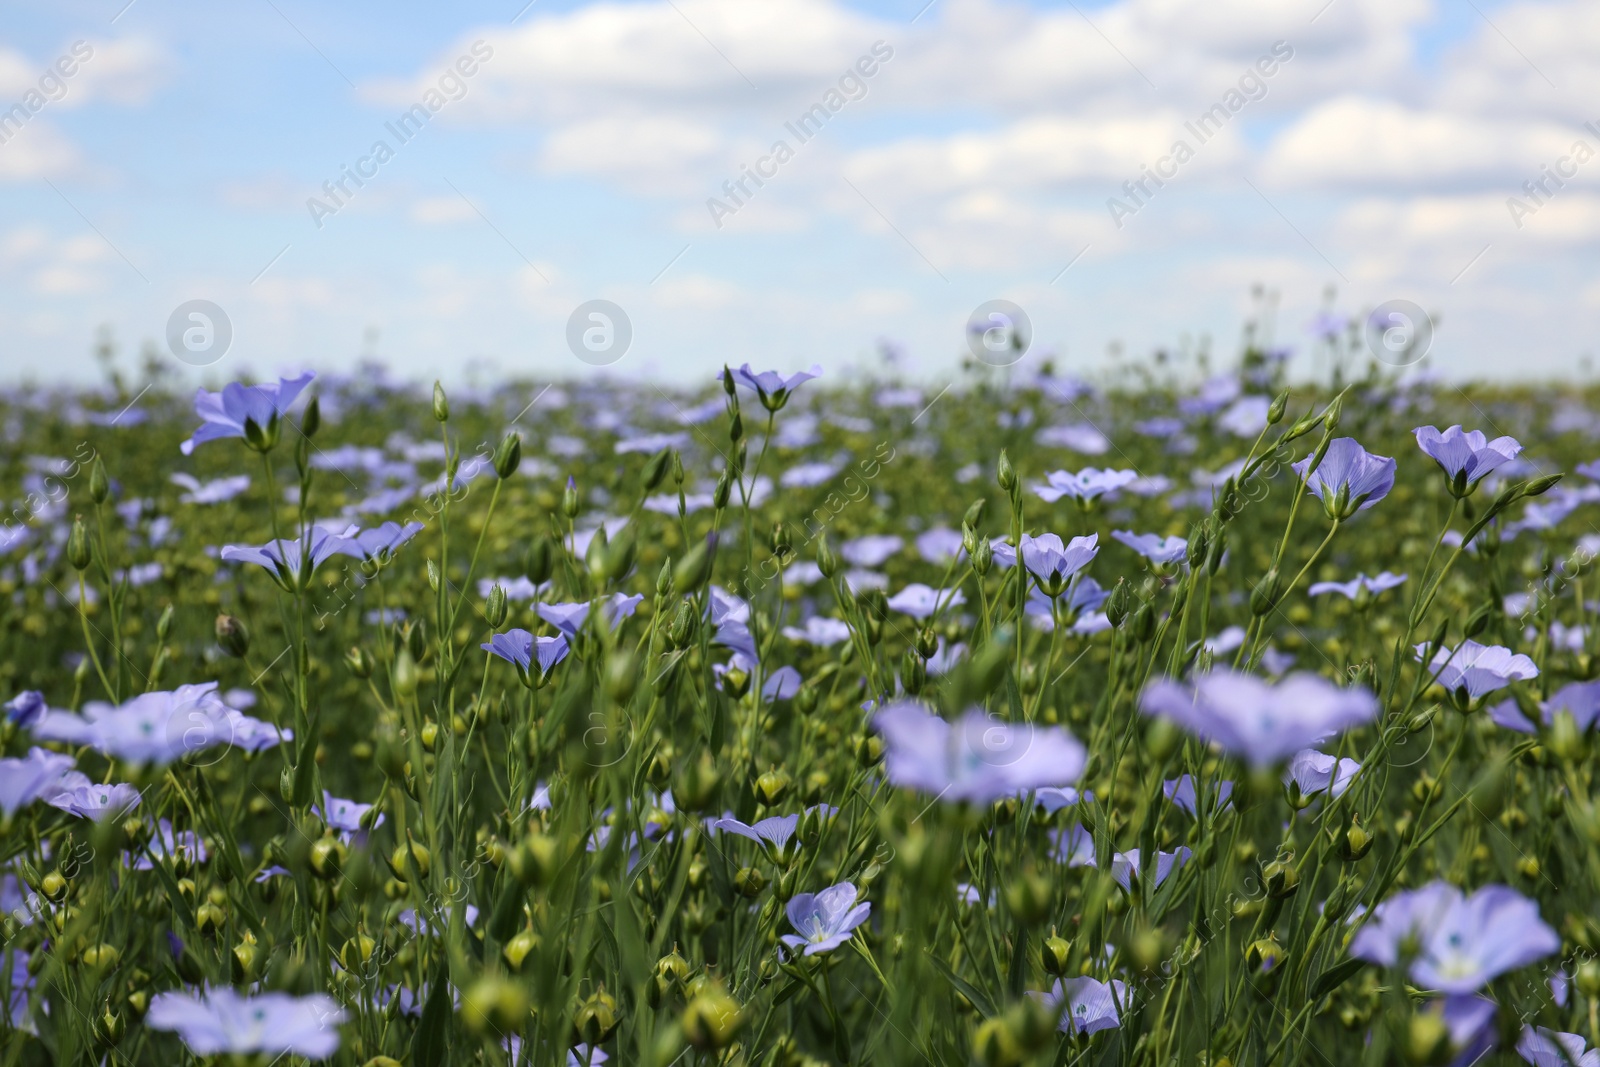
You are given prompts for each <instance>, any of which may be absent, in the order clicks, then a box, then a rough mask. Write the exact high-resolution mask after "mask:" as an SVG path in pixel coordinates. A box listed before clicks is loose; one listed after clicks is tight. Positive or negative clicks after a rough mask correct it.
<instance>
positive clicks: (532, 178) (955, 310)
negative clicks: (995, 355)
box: [0, 0, 1600, 380]
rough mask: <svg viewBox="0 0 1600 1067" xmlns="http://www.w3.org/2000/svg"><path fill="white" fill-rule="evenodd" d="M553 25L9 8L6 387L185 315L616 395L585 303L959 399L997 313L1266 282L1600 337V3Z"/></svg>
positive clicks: (666, 368)
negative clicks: (586, 321) (974, 323)
mask: <svg viewBox="0 0 1600 1067" xmlns="http://www.w3.org/2000/svg"><path fill="white" fill-rule="evenodd" d="M525 2H526V0H505V2H504V3H498V2H497V3H486V2H477V0H464V2H460V3H456V4H451V5H431V4H430V5H422V4H414V3H401V4H395V3H385V4H379V3H373V2H364V0H361V2H350V3H345V4H340V5H324V4H312V3H309V2H307V0H229V2H227V3H224V4H200V3H195V2H186V0H133V2H132V3H128V0H106V2H100V0H95V2H92V3H91V2H80V0H64V2H62V3H57V4H54V5H49V7H48V9H46V8H45V7H43V6H39V7H36V8H34V9H32V10H27V11H21V12H16V11H14V12H13V13H12V14H11V16H10V17H9V19H8V31H9V32H8V33H7V35H6V38H5V42H4V43H3V44H0V138H4V140H3V143H0V186H3V188H0V197H3V198H0V205H3V206H0V313H3V314H4V317H5V321H6V323H7V326H8V328H7V329H6V330H4V332H3V333H0V376H3V377H4V378H5V379H6V380H17V379H20V378H33V379H41V378H44V379H48V378H54V377H61V376H68V377H70V376H77V377H84V376H87V375H89V374H91V373H92V371H93V366H94V364H93V360H92V357H91V355H90V352H91V349H92V346H93V344H94V339H95V336H96V332H97V330H98V329H99V328H101V327H102V326H104V327H108V328H109V330H110V332H111V334H112V336H113V337H114V338H115V340H116V342H117V344H118V345H119V346H120V347H121V349H122V350H123V352H124V358H125V359H127V360H128V361H129V362H130V363H131V360H132V355H131V353H132V352H134V351H136V350H137V349H138V348H139V347H140V346H141V345H144V344H146V343H149V344H153V345H156V346H158V347H160V348H162V349H163V350H164V349H165V347H166V344H167V342H166V334H167V330H168V322H169V319H170V318H171V317H172V313H173V311H174V309H176V308H178V307H179V306H180V305H182V304H184V303H185V302H187V301H191V300H209V301H212V302H213V303H215V304H216V305H217V306H219V307H220V308H222V309H223V311H224V312H225V314H226V315H227V318H228V321H229V324H230V326H231V332H232V341H231V347H230V349H229V351H228V353H227V355H226V356H225V357H224V358H223V360H222V361H221V362H219V363H217V364H215V365H213V366H210V367H207V368H205V369H204V370H203V371H195V370H190V369H189V368H183V369H184V372H185V373H187V374H190V375H191V376H195V377H196V378H197V380H198V378H199V377H201V376H206V375H209V376H210V377H212V378H215V377H216V376H218V375H233V374H239V373H244V372H246V371H248V370H255V371H266V370H271V369H275V368H277V367H279V366H283V365H287V364H299V363H309V364H313V365H320V366H330V367H337V366H350V365H353V364H354V363H355V361H356V360H357V359H359V358H360V357H361V356H362V355H363V354H366V355H375V356H377V357H379V358H381V359H382V360H384V361H385V362H387V363H388V364H390V365H391V366H393V367H394V368H395V369H396V370H398V371H399V372H401V373H402V374H406V375H415V376H419V377H420V376H433V375H435V374H439V373H443V374H445V375H446V376H447V377H460V376H464V375H468V374H470V373H474V368H476V369H477V371H476V372H477V373H507V372H515V373H519V374H523V375H527V376H530V377H540V376H552V375H567V374H574V373H590V371H589V370H588V368H586V367H585V366H584V365H583V364H581V363H579V362H577V361H576V360H575V358H574V356H573V355H572V353H571V352H570V351H569V346H568V341H567V336H568V326H569V321H570V320H571V319H572V316H573V313H574V310H575V309H577V308H578V307H579V306H580V305H582V304H584V303H585V302H586V301H590V300H593V299H605V300H609V301H611V302H612V303H614V304H615V305H617V306H618V307H620V308H622V309H623V311H624V313H625V314H626V316H627V319H628V323H629V326H630V327H631V333H632V341H631V345H630V347H629V350H628V351H627V353H626V354H625V355H624V356H623V357H622V359H621V361H620V362H618V363H616V364H614V365H613V366H612V368H611V373H619V372H620V373H628V374H648V375H655V376H658V377H661V378H663V379H677V380H683V379H688V378H693V377H697V376H700V375H703V374H705V373H707V372H708V371H709V370H710V369H711V368H714V367H718V366H720V365H721V364H722V363H723V362H724V361H732V362H735V363H737V362H743V361H745V360H751V361H753V362H755V363H757V364H762V365H770V366H780V367H790V366H796V367H798V366H805V365H809V364H810V363H812V362H814V361H815V362H821V363H823V364H824V365H825V366H827V367H830V368H835V369H838V370H842V369H844V368H845V367H847V366H857V367H863V368H865V367H873V366H876V365H877V361H878V359H879V356H878V352H879V351H880V349H881V348H882V347H883V346H884V345H886V344H887V345H890V346H893V347H894V348H895V349H896V350H897V351H899V352H901V353H902V354H903V355H902V358H901V364H900V365H901V367H902V368H903V369H904V371H905V372H906V373H908V374H911V375H921V374H933V373H936V372H938V371H940V370H943V369H946V368H948V367H950V366H951V365H952V364H953V363H954V362H955V361H956V359H957V356H958V353H960V352H961V351H962V350H963V344H964V340H963V333H964V330H963V327H964V324H965V323H966V321H967V319H968V317H969V315H970V314H971V313H972V312H973V310H974V308H976V307H977V306H978V305H979V304H981V303H983V302H984V301H988V300H991V299H996V298H1003V299H1007V300H1010V301H1012V302H1014V303H1015V304H1017V305H1019V306H1020V307H1022V308H1023V309H1024V310H1025V311H1026V312H1027V314H1028V315H1029V317H1030V319H1031V321H1032V324H1033V333H1034V345H1035V348H1034V352H1035V355H1037V354H1038V353H1039V352H1041V351H1044V350H1053V351H1054V352H1055V353H1056V354H1057V358H1058V361H1059V362H1060V363H1062V364H1065V365H1068V366H1082V367H1095V366H1100V365H1103V363H1104V361H1105V360H1106V359H1107V358H1108V356H1107V353H1108V350H1109V349H1110V348H1111V347H1112V346H1114V345H1120V346H1122V349H1123V351H1125V352H1127V353H1130V354H1134V355H1138V354H1143V353H1148V352H1150V351H1152V350H1153V349H1155V348H1158V347H1165V348H1169V349H1179V348H1182V347H1183V346H1185V345H1187V346H1189V347H1190V348H1193V347H1194V346H1195V345H1198V344H1199V343H1200V340H1199V339H1200V338H1202V337H1205V336H1210V337H1211V338H1213V339H1214V342H1213V343H1214V345H1215V347H1216V348H1217V349H1219V350H1225V351H1228V352H1231V351H1232V350H1233V349H1234V347H1235V346H1236V344H1237V341H1238V337H1239V328H1240V323H1241V321H1242V320H1243V318H1244V316H1245V315H1246V314H1247V312H1248V310H1249V308H1250V306H1251V300H1252V298H1251V291H1252V287H1253V286H1255V285H1257V284H1262V285H1265V286H1266V287H1267V288H1268V289H1269V290H1272V291H1276V292H1277V293H1278V294H1280V295H1281V303H1280V307H1279V311H1278V314H1277V316H1276V328H1275V336H1274V340H1275V341H1277V342H1279V343H1283V344H1291V345H1296V346H1297V347H1299V348H1300V349H1302V351H1303V350H1304V349H1305V348H1306V346H1307V340H1308V336H1307V324H1308V323H1309V322H1310V321H1311V320H1312V318H1313V317H1314V316H1315V315H1316V314H1317V313H1318V311H1319V310H1321V309H1322V308H1323V306H1324V301H1325V300H1327V299H1328V294H1329V293H1330V291H1331V292H1332V294H1333V295H1332V300H1333V306H1335V307H1336V308H1337V309H1338V310H1340V311H1341V312H1344V313H1348V314H1364V313H1365V312H1366V311H1367V310H1368V309H1370V308H1372V307H1374V306H1376V305H1379V304H1380V303H1382V302H1384V301H1391V300H1409V301H1412V302H1414V303H1415V304H1417V305H1419V306H1421V307H1423V308H1425V309H1427V311H1428V312H1429V313H1431V314H1432V315H1433V316H1434V318H1436V319H1437V331H1436V337H1435V340H1434V342H1433V351H1432V353H1431V356H1430V360H1431V362H1432V364H1433V365H1434V366H1435V367H1436V368H1438V369H1439V370H1441V371H1444V372H1445V373H1448V374H1453V375H1457V376H1463V377H1464V376H1470V375H1491V376H1507V375H1545V376H1550V375H1560V374H1575V373H1577V372H1578V370H1579V368H1580V367H1581V366H1583V365H1584V361H1585V358H1586V355H1587V353H1588V352H1589V351H1590V350H1591V348H1592V347H1593V345H1594V341H1595V331H1596V327H1597V326H1600V255H1597V254H1596V252H1597V243H1596V242H1597V239H1600V181H1597V177H1600V132H1596V131H1600V5H1596V4H1594V3H1593V2H1592V0H1590V2H1585V0H1555V2H1548V3H1527V2H1521V0H1509V2H1505V0H1438V2H1433V0H1115V2H1109V3H1108V2H1103V0H1077V2H1073V0H1063V2H1057V0H1034V2H1033V3H1024V2H1003V0H932V2H928V0H862V2H855V3H847V2H839V0H634V2H604V3H583V2H575V0H534V2H533V3H531V4H528V5H527V6H525V7H524V6H523V5H524V3H525ZM519 9H520V10H519ZM68 71H70V72H71V73H70V74H68V73H65V72H68ZM6 109H9V110H6ZM405 116H409V119H406V118H404V117H405ZM806 116H809V118H804V119H803V117H806ZM1586 122H1595V123H1596V129H1595V130H1590V129H1587V128H1585V123H1586ZM1580 143H1581V144H1580ZM751 175H755V177H752V176H751ZM1151 175H1154V177H1151ZM1557 175H1558V176H1559V177H1554V176H1557ZM1541 182H1542V183H1543V188H1540V187H1539V186H1538V185H1532V186H1529V185H1528V184H1526V183H1541ZM1530 189H1531V191H1530ZM1513 198H1514V199H1513ZM1519 205H1520V206H1519ZM580 332H581V331H580ZM1302 358H1304V357H1302Z"/></svg>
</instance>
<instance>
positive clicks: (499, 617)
mask: <svg viewBox="0 0 1600 1067" xmlns="http://www.w3.org/2000/svg"><path fill="white" fill-rule="evenodd" d="M483 617H484V621H486V622H487V623H488V624H489V628H490V629H491V630H498V629H500V627H501V626H502V625H504V624H505V621H506V591H505V587H504V586H502V585H501V584H500V583H499V582H496V583H494V585H492V586H491V587H490V588H489V595H488V596H487V597H485V598H484V602H483Z"/></svg>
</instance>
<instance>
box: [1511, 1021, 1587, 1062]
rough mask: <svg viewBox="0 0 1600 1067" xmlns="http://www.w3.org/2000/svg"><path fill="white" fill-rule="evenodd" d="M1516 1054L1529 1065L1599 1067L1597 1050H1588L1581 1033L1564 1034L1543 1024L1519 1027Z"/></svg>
mask: <svg viewBox="0 0 1600 1067" xmlns="http://www.w3.org/2000/svg"><path fill="white" fill-rule="evenodd" d="M1517 1055H1519V1056H1521V1057H1522V1058H1523V1059H1525V1060H1527V1061H1528V1062H1529V1063H1531V1064H1533V1067H1574V1065H1575V1067H1600V1050H1596V1049H1591V1048H1590V1047H1589V1043H1588V1042H1587V1041H1585V1040H1584V1039H1583V1035H1582V1034H1565V1033H1562V1032H1560V1031H1559V1030H1551V1029H1548V1028H1547V1027H1543V1026H1541V1027H1539V1028H1538V1029H1535V1028H1533V1027H1531V1026H1524V1027H1523V1028H1522V1036H1521V1037H1520V1038H1518V1039H1517Z"/></svg>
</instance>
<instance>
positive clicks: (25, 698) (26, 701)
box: [6, 689, 50, 730]
mask: <svg viewBox="0 0 1600 1067" xmlns="http://www.w3.org/2000/svg"><path fill="white" fill-rule="evenodd" d="M49 710H50V708H49V705H47V704H46V703H45V700H44V694H43V693H41V692H39V691H38V690H35V689H24V690H23V691H22V692H20V693H18V694H17V695H16V696H14V697H12V698H11V699H10V700H8V701H6V718H7V719H10V720H11V721H12V722H13V723H15V724H16V725H17V726H20V727H21V728H22V729H24V730H26V729H29V728H30V727H32V726H33V724H34V723H36V722H38V721H39V720H40V719H42V718H44V715H45V712H47V711H49Z"/></svg>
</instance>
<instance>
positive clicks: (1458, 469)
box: [1412, 426, 1522, 496]
mask: <svg viewBox="0 0 1600 1067" xmlns="http://www.w3.org/2000/svg"><path fill="white" fill-rule="evenodd" d="M1412 433H1414V434H1416V436H1417V447H1418V448H1421V449H1422V450H1423V451H1424V452H1426V453H1427V454H1428V455H1430V456H1432V457H1433V460H1434V462H1436V463H1438V464H1439V466H1440V467H1441V468H1442V469H1443V470H1444V473H1445V477H1447V478H1449V479H1450V491H1451V492H1452V493H1454V494H1455V495H1457V496H1465V495H1467V494H1468V493H1469V492H1471V491H1472V489H1473V488H1475V487H1476V486H1477V484H1478V480H1479V479H1480V478H1482V477H1483V476H1484V475H1486V474H1488V473H1489V472H1490V471H1492V470H1494V469H1495V468H1496V467H1500V466H1503V465H1505V464H1507V463H1510V462H1511V461H1512V460H1514V459H1516V458H1517V454H1518V453H1519V452H1521V451H1522V445H1520V444H1518V443H1517V440H1516V438H1514V437H1496V438H1495V439H1494V440H1493V441H1490V440H1487V439H1486V438H1485V437H1484V436H1483V432H1482V431H1481V430H1471V431H1469V432H1466V433H1463V432H1462V431H1461V427H1460V426H1452V427H1450V428H1449V429H1448V430H1446V431H1444V433H1440V432H1439V431H1438V429H1437V428H1435V427H1433V426H1419V427H1417V428H1416V429H1415V430H1413V431H1412Z"/></svg>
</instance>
